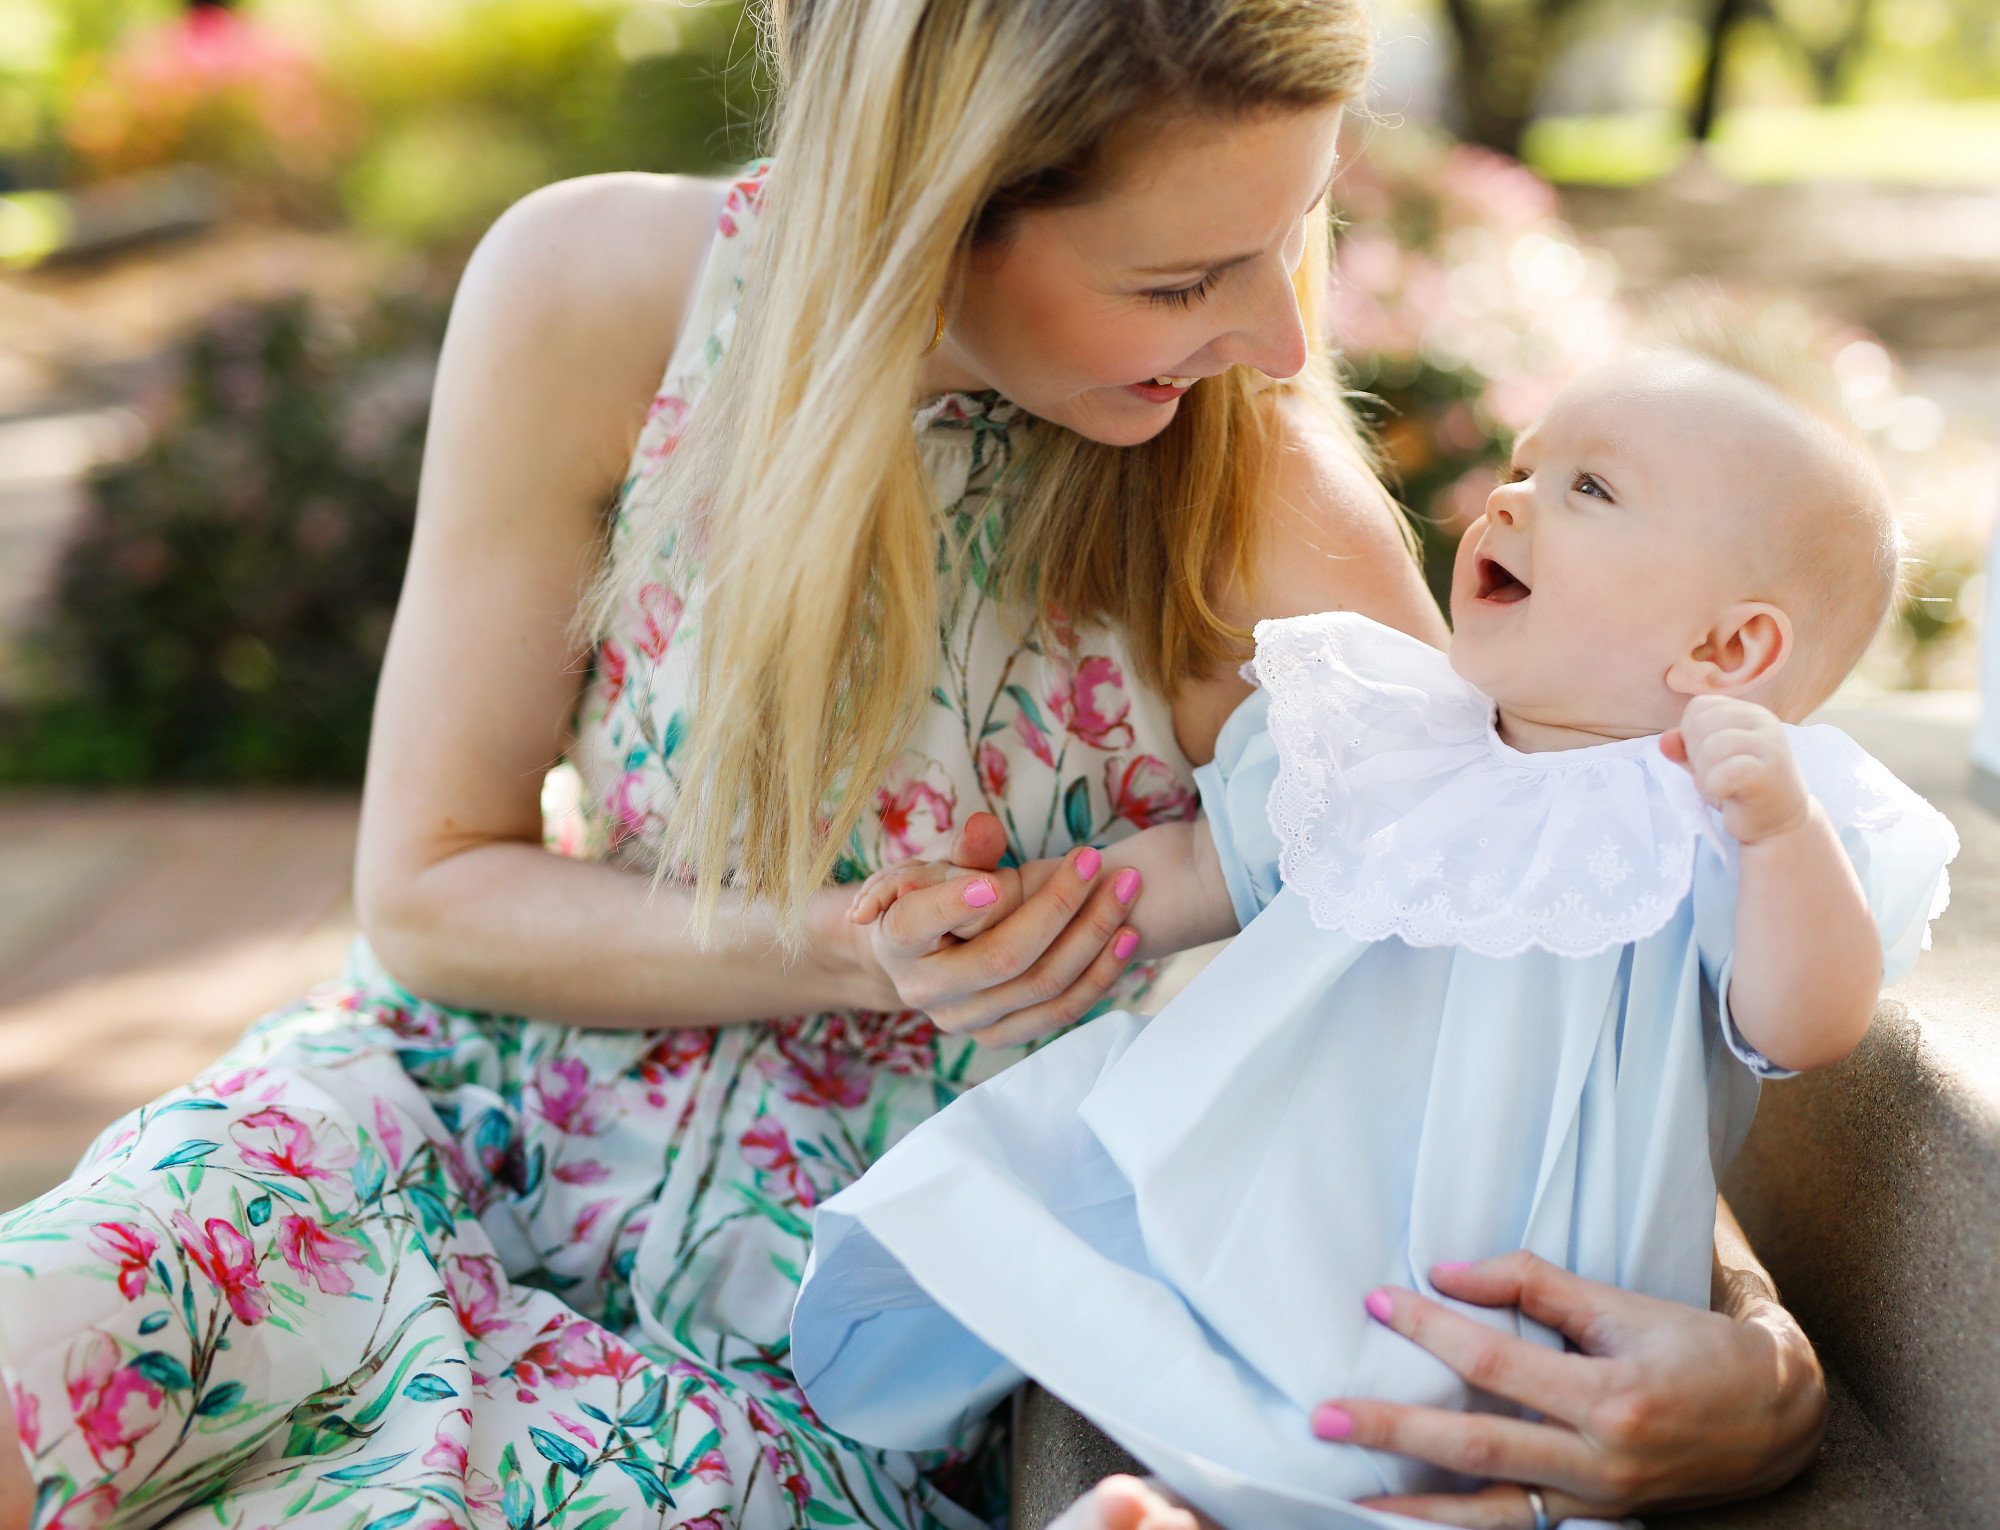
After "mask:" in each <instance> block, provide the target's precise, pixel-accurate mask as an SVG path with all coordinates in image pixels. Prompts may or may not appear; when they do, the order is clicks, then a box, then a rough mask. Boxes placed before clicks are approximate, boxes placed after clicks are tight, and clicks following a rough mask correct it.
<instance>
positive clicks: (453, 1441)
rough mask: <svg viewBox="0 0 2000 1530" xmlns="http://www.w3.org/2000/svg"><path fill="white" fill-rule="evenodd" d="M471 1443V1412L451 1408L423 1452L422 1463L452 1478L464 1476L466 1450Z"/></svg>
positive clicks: (469, 1410)
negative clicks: (435, 1437)
mask: <svg viewBox="0 0 2000 1530" xmlns="http://www.w3.org/2000/svg"><path fill="white" fill-rule="evenodd" d="M471 1443H472V1410H471V1409H470V1408H453V1409H452V1410H451V1412H449V1413H447V1414H446V1415H445V1416H444V1421H443V1422H442V1423H440V1424H439V1425H438V1429H437V1439H436V1441H435V1442H434V1443H433V1444H432V1445H431V1448H430V1449H429V1450H427V1451H425V1452H424V1454H423V1462H424V1465H426V1466H434V1467H436V1468H437V1469H438V1470H439V1471H441V1472H450V1473H451V1474H452V1475H453V1476H454V1477H460V1478H463V1477H464V1476H465V1463H466V1459H467V1448H468V1447H469V1446H470V1445H471Z"/></svg>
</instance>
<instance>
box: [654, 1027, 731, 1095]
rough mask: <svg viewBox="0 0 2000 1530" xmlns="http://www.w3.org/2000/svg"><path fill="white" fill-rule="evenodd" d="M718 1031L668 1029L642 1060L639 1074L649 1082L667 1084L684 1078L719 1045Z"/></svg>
mask: <svg viewBox="0 0 2000 1530" xmlns="http://www.w3.org/2000/svg"><path fill="white" fill-rule="evenodd" d="M716 1034H717V1033H716V1032H715V1031H712V1030H694V1029H683V1030H675V1031H667V1032H665V1033H664V1034H663V1035H661V1037H660V1039H659V1040H658V1041H657V1042H655V1043H654V1044H653V1050H652V1051H650V1052H648V1053H647V1054H646V1055H645V1057H643V1058H642V1059H640V1062H639V1076H640V1077H641V1078H643V1079H644V1080H645V1081H646V1082H647V1083H649V1084H663V1083H665V1082H666V1081H667V1080H668V1079H670V1078H680V1077H682V1076H683V1075H685V1074H686V1073H687V1070H688V1069H690V1068H692V1067H693V1066H694V1065H695V1064H696V1063H698V1062H700V1061H701V1060H702V1059H703V1058H704V1057H706V1056H708V1054H709V1052H710V1051H712V1050H713V1049H714V1047H715V1038H716Z"/></svg>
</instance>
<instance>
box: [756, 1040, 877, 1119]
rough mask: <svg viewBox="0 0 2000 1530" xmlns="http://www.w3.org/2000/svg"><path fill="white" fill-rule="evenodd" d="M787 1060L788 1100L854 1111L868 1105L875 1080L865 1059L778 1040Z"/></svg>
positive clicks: (823, 1046) (800, 1103)
mask: <svg viewBox="0 0 2000 1530" xmlns="http://www.w3.org/2000/svg"><path fill="white" fill-rule="evenodd" d="M778 1052H779V1055H781V1056H782V1057H783V1058H784V1059H785V1068H784V1072H785V1077H786V1085H785V1098H786V1099H788V1100H791V1101H793V1102H794V1103H795V1104H799V1105H818V1106H821V1107H822V1108H837V1109H841V1110H854V1109H856V1108H858V1107H860V1106H862V1105H866V1104H867V1103H868V1089H869V1086H870V1084H871V1083H872V1082H873V1080H872V1079H871V1078H870V1077H869V1070H868V1066H867V1063H866V1061H865V1060H864V1059H862V1058H860V1057H857V1056H855V1055H854V1054H853V1053H851V1052H847V1051H843V1050H841V1049H839V1048H836V1047H832V1046H828V1045H825V1044H823V1043H821V1044H814V1043H812V1042H809V1041H799V1040H797V1039H795V1038H792V1037H786V1036H780V1037H779V1038H778Z"/></svg>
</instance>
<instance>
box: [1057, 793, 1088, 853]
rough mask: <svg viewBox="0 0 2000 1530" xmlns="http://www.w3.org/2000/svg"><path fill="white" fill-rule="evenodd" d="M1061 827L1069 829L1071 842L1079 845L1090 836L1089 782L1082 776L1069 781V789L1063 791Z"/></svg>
mask: <svg viewBox="0 0 2000 1530" xmlns="http://www.w3.org/2000/svg"><path fill="white" fill-rule="evenodd" d="M1063 827H1064V828H1065V829H1067V830H1069V837H1070V843H1072V844H1077V845H1080V844H1083V843H1084V842H1085V841H1086V840H1088V839H1089V838H1090V782H1089V780H1088V779H1087V778H1085V777H1083V776H1078V777H1077V778H1076V779H1075V780H1074V781H1072V782H1070V784H1069V790H1068V791H1066V792H1064V793H1063Z"/></svg>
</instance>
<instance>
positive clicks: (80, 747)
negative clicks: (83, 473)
mask: <svg viewBox="0 0 2000 1530" xmlns="http://www.w3.org/2000/svg"><path fill="white" fill-rule="evenodd" d="M443 320H444V312H443V307H442V305H441V304H440V303H439V302H437V301H436V300H434V299H424V298H414V297H412V298H402V299H396V300H391V301H388V302H385V303H384V304H382V305H381V306H380V307H379V308H378V309H376V310H375V311H373V312H370V313H367V314H365V315H362V316H361V317H360V318H358V319H355V318H351V317H350V318H345V319H343V318H341V317H339V316H336V315H333V314H331V313H329V312H327V311H325V310H321V309H315V308H314V307H312V306H311V305H309V304H308V303H306V302H305V301H304V300H301V299H292V300H287V301H283V302H279V303H275V304H270V305H266V306H263V307H258V308H243V309H234V310H230V311H228V312H226V313H223V314H221V315H219V316H217V317H216V318H215V319H214V320H212V321H211V322H210V323H209V324H208V325H207V326H206V327H205V328H204V329H203V330H202V332H201V333H200V334H198V335H197V336H196V337H195V338H194V339H193V340H192V341H191V342H190V343H189V344H188V345H187V346H186V348H185V350H184V352H183V354H182V356H181V358H180V372H179V376H178V378H177V379H176V380H175V381H174V382H173V384H172V385H171V386H170V387H169V388H168V389H167V390H166V391H165V392H164V394H163V395H162V397H161V399H160V400H159V402H158V406H157V408H156V410H155V416H156V417H155V419H154V421H153V427H154V436H153V444H152V445H151V447H150V448H149V449H148V450H147V451H146V452H145V454H144V455H143V456H141V457H140V458H139V459H138V460H136V461H134V462H132V463H129V464H127V465H125V466H122V467H119V468H116V469H113V470H111V471H108V472H105V473H103V474H101V475H99V476H98V477H97V478H95V479H94V480H93V481H92V482H91V483H90V484H89V486H88V494H89V500H90V507H89V512H88V514H87V517H86V519H85V520H84V522H83V524H82V525H81V526H80V528H79V530H78V534H77V536H76V538H75V540H74V542H73V543H72V544H71V546H70V547H69V549H68V552H67V554H66V556H65V558H64V560H63V563H62V567H61V570H60V573H59V576H58V580H57V585H56V589H55V591H54V598H53V601H52V613H51V615H50V617H49V619H48V621H47V622H46V624H45V625H44V627H43V629H42V630H41V631H40V632H39V633H37V634H36V635H35V637H34V639H33V641H32V645H31V647H30V649H29V652H28V655H27V657H28V660H29V662H30V664H31V666H32V668H33V669H34V670H35V671H37V672H38V674H39V685H38V687H37V691H38V698H39V699H36V700H33V701H31V702H30V703H28V704H27V705H26V706H24V707H21V708H19V709H17V710H16V711H15V712H14V713H13V715H11V716H10V717H8V718H7V719H6V720H5V721H4V722H0V780H13V781H21V780H39V781H64V782H71V783H91V784H125V783H137V782H156V781H183V782H191V781H199V782H276V781H306V782H326V781H343V782H344V781H353V780H358V779H359V777H360V774H361V764H362V758H363V754H364V752H365V750H366V748H367V740H368V721H369V713H370V709H371V707H372V705H373V698H374V692H375V677H376V671H377V669H378V667H379V666H380V663H381V658H382V651H383V647H384V645H385V643H386V642H387V639H388V633H389V623H390V618H391V616H392V615H393V613H394V610H395V603H396V595H397V591H398V588H399V587H400V585H401V583H402V577H403V564H404V562H405V560H406V558H407V557H408V553H409V542H410V527H411V522H412V518H413V513H414V507H415V503H416V488H417V472H418V467H419V464H420V460H421V456H422V449H423V428H424V420H425V416H426V414H427V412H428V408H429V395H430V385H431V376H432V372H433V370H434V365H435V358H436V353H437V345H438V342H439V339H440V337H441V335H442V331H443Z"/></svg>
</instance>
